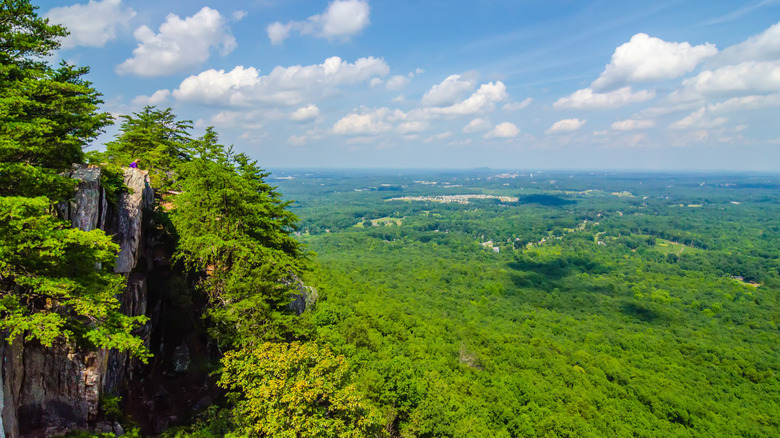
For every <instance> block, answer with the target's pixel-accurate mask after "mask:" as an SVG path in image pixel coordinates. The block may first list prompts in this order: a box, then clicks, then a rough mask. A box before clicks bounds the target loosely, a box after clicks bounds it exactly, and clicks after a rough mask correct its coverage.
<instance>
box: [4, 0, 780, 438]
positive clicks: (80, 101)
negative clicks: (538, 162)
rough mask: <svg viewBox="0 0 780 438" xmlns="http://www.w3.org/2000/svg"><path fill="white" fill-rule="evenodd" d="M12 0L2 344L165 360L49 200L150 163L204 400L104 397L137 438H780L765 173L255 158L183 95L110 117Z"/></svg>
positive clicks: (44, 25) (159, 226)
mask: <svg viewBox="0 0 780 438" xmlns="http://www.w3.org/2000/svg"><path fill="white" fill-rule="evenodd" d="M1 5H2V8H0V42H1V43H2V44H0V49H2V50H0V61H1V62H2V68H0V117H2V119H0V330H2V334H3V337H4V339H5V341H4V342H5V344H4V348H5V347H6V346H10V345H12V344H13V343H14V342H21V343H25V344H31V343H34V344H35V345H39V346H42V347H45V348H61V347H62V346H66V347H67V348H71V349H73V350H72V351H76V350H85V351H86V350H88V351H98V350H104V351H106V350H112V351H121V352H124V353H126V354H128V355H129V356H130V357H132V358H134V360H137V361H138V363H139V364H140V365H139V366H138V370H139V375H140V376H142V379H143V378H145V377H146V375H145V374H143V373H144V372H149V370H150V369H152V368H151V367H152V364H154V363H156V362H158V361H161V360H163V359H166V358H162V359H160V358H159V356H160V352H159V351H160V350H155V349H152V348H150V345H152V344H150V343H149V341H148V339H144V338H142V331H143V330H142V328H144V327H146V326H145V324H147V323H148V321H149V317H148V315H141V316H129V315H127V314H125V313H123V312H122V308H121V306H120V302H119V299H118V296H120V295H121V293H122V291H123V290H124V288H125V286H126V282H127V278H125V277H123V276H122V275H119V274H117V273H115V272H114V271H113V270H112V268H113V265H114V263H115V259H116V254H117V251H118V245H117V242H116V241H115V240H116V238H115V236H112V235H111V234H110V233H106V232H104V231H103V230H99V229H95V230H90V231H85V230H79V229H76V228H73V227H72V226H71V224H70V223H69V222H66V221H65V220H63V219H62V218H60V217H59V215H58V205H61V204H62V203H67V202H69V201H71V200H72V197H73V196H74V193H75V186H76V181H74V180H73V179H71V178H69V177H67V176H66V175H65V173H66V172H67V171H68V169H70V168H71V166H73V165H74V164H76V165H81V166H91V167H92V168H96V169H100V172H101V181H100V182H101V184H102V187H103V188H104V189H105V190H106V192H108V193H109V194H111V195H119V194H122V193H125V194H126V193H128V192H129V190H130V189H129V188H128V187H127V186H126V185H124V183H123V182H122V178H121V175H122V174H123V172H125V171H126V170H127V169H129V167H128V166H129V165H130V164H131V163H135V164H136V165H137V167H138V169H140V170H139V171H140V172H143V175H144V176H148V177H149V184H150V185H151V186H152V187H153V188H154V190H155V191H156V193H155V199H154V207H153V209H154V210H153V219H152V226H151V227H150V229H151V230H152V231H151V232H152V233H154V236H153V238H154V241H155V242H157V244H158V245H159V246H160V247H161V248H164V249H165V250H166V251H168V252H169V253H170V254H171V266H170V269H169V270H167V271H166V273H165V276H164V277H155V278H154V281H155V282H156V284H155V285H153V286H152V287H151V288H152V290H154V291H155V293H157V294H161V295H163V296H162V299H161V300H162V301H161V302H163V303H164V305H166V306H168V307H166V309H170V313H168V314H167V315H166V321H165V322H164V323H165V326H166V327H167V329H168V330H172V331H178V333H177V335H179V336H181V337H190V336H191V337H192V338H193V339H199V340H203V342H202V344H203V350H204V351H203V352H201V353H202V354H200V355H198V354H193V356H192V358H193V362H194V363H193V364H192V367H191V368H192V370H191V371H184V372H183V373H184V374H185V378H186V373H187V372H189V373H191V375H192V376H194V377H193V380H194V378H195V377H197V379H199V380H198V384H197V385H196V386H198V388H199V390H200V391H207V392H208V393H209V394H210V395H213V398H206V399H204V400H207V401H208V403H203V404H202V405H201V404H198V406H192V408H191V409H189V408H190V406H187V408H188V409H189V412H190V413H189V414H188V415H187V416H185V417H181V418H178V417H177V418H176V422H173V423H171V424H166V428H165V429H166V430H164V431H158V430H156V429H154V428H152V426H151V425H150V424H146V423H144V422H142V421H141V416H146V417H149V416H153V415H154V414H155V413H154V412H144V406H143V404H142V403H138V401H137V400H133V399H131V398H127V396H126V394H130V393H132V392H127V391H125V392H123V393H121V394H107V393H106V394H100V396H101V404H100V412H99V413H98V414H97V415H98V416H99V417H101V418H109V419H111V421H112V422H116V423H117V424H119V423H121V424H122V430H123V431H124V432H125V435H127V436H141V435H160V434H161V436H166V437H188V436H192V437H216V436H233V437H238V436H255V437H355V438H357V437H589V436H592V437H601V436H619V437H623V436H625V437H629V436H631V437H695V436H720V437H729V436H734V437H737V436H740V437H745V436H749V437H771V436H777V435H778V431H780V380H779V379H780V343H778V324H780V298H779V296H778V294H780V223H778V221H777V218H778V217H780V190H778V189H780V176H778V175H777V174H705V173H697V174H684V173H669V174H664V173H629V172H563V171H546V170H543V171H539V170H527V169H526V170H515V169H502V170H495V169H486V168H481V169H472V170H449V171H444V170H414V171H410V170H376V169H374V170H360V171H357V170H321V169H319V170H317V169H315V170H311V169H308V170H307V169H303V170H300V169H274V170H272V171H267V170H264V169H263V168H261V167H260V164H258V163H257V162H256V161H255V160H253V159H252V158H251V157H249V156H248V155H247V154H244V153H239V152H236V151H235V150H234V149H233V148H232V147H231V146H227V145H223V144H222V143H221V142H220V139H219V134H218V133H217V132H216V131H215V130H214V129H213V128H206V129H205V131H204V132H203V134H202V135H197V134H195V133H194V131H195V128H194V127H193V123H192V122H191V121H188V120H182V119H180V118H179V117H178V116H177V115H176V114H174V112H173V110H172V109H170V108H156V107H152V106H147V107H145V108H143V109H142V110H140V111H138V112H134V113H132V114H126V115H123V116H121V117H119V118H118V119H117V120H114V119H113V117H112V116H111V115H110V114H108V113H105V112H101V111H100V104H101V103H102V100H101V95H100V93H99V91H98V90H96V89H95V88H93V86H92V84H91V83H90V82H89V81H87V80H86V78H85V76H86V75H87V73H88V69H87V68H85V67H76V66H73V65H71V64H68V63H65V62H63V63H62V64H60V65H59V66H52V65H50V64H49V63H48V62H47V60H46V56H47V55H50V54H51V52H52V51H53V50H56V48H57V47H58V44H59V43H58V38H59V37H62V36H64V35H65V34H66V32H67V31H66V30H65V29H64V28H62V27H60V26H56V25H52V24H49V23H48V22H47V21H46V20H43V19H41V18H40V17H38V15H37V14H36V12H35V10H36V9H35V8H34V7H33V6H32V5H31V4H30V3H29V2H27V1H24V0H9V1H3V2H2V3H1ZM114 122H115V123H117V125H118V133H117V134H116V136H115V137H114V138H113V139H112V140H110V141H109V142H107V143H106V144H105V147H102V148H98V149H97V150H91V151H87V146H88V145H89V144H90V142H92V141H93V140H94V139H96V138H97V137H98V135H99V134H101V133H102V132H103V131H104V130H105V128H106V127H107V126H109V125H110V124H111V123H114ZM133 171H135V170H133ZM301 290H308V291H315V292H316V300H314V299H312V301H313V302H312V303H310V304H311V305H307V306H306V309H305V310H296V309H295V308H294V307H293V306H292V305H291V303H292V302H293V301H295V300H297V299H298V298H299V295H300V293H301ZM148 312H149V313H151V312H152V309H148ZM193 342H194V341H193ZM6 344H7V345H6ZM4 351H5V350H4ZM155 355H158V356H157V357H156V356H155ZM145 366H147V367H146V368H145ZM52 371H56V370H52ZM156 378H160V379H163V380H165V379H167V382H168V385H169V386H170V387H174V386H176V385H178V384H179V382H181V381H182V380H177V379H182V375H181V373H180V374H175V373H170V374H165V373H163V374H161V375H159V376H156ZM188 388H189V387H186V388H185V387H182V388H181V390H182V391H186V390H188ZM203 388H205V389H203ZM129 389H131V388H126V390H129ZM167 394H168V393H165V395H167ZM123 395H125V397H124V398H123V397H122V396H123ZM176 402H178V399H177V400H176ZM170 404H176V403H175V402H173V401H172V402H171V403H170ZM168 426H170V427H168ZM69 433H70V435H71V436H101V437H111V436H115V435H116V434H115V433H113V432H101V431H96V430H94V429H88V428H87V429H84V430H71V431H69Z"/></svg>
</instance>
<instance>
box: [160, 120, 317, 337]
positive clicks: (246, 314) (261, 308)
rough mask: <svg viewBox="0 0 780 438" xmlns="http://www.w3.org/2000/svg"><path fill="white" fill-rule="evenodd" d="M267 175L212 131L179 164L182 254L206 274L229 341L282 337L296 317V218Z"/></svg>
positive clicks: (176, 214)
mask: <svg viewBox="0 0 780 438" xmlns="http://www.w3.org/2000/svg"><path fill="white" fill-rule="evenodd" d="M267 175H268V174H267V173H265V172H264V171H262V170H261V169H260V168H258V167H257V165H256V163H255V162H252V161H249V159H248V158H247V157H246V156H245V155H243V154H235V153H233V152H232V150H230V149H226V148H225V147H224V146H222V145H219V144H218V143H217V135H216V133H214V132H213V131H211V130H208V131H207V133H206V135H205V136H204V137H203V138H201V139H200V140H198V141H196V142H194V143H193V158H192V160H191V161H188V162H186V163H183V164H182V165H181V167H180V185H181V189H182V193H181V194H180V195H178V196H176V198H175V200H174V211H173V213H172V216H171V219H172V222H173V224H174V226H175V227H176V230H177V233H178V235H179V236H180V237H179V242H178V249H177V254H176V258H177V259H179V260H182V261H184V262H185V264H186V265H187V266H188V267H189V268H192V269H195V270H198V271H201V272H205V276H204V278H203V280H202V282H201V286H202V288H203V290H205V291H206V292H207V294H208V295H209V296H210V298H211V303H212V306H211V307H210V308H209V310H208V314H209V316H210V317H211V319H212V321H213V322H214V323H215V326H216V330H215V331H214V334H215V336H216V337H217V338H218V339H219V340H220V342H221V343H222V344H223V345H227V346H240V345H252V344H255V343H257V342H262V341H264V340H270V339H281V338H283V337H284V336H285V335H286V334H287V333H288V332H290V331H291V330H292V329H293V328H294V326H295V325H296V321H297V318H294V317H293V315H292V314H291V312H290V311H289V310H288V309H287V306H288V304H289V303H290V302H291V301H292V297H291V292H292V290H293V288H292V286H291V283H292V282H294V278H295V276H296V275H298V274H299V273H300V271H301V267H302V262H303V259H302V257H303V255H302V253H301V250H300V244H299V243H298V242H297V241H296V240H295V239H293V238H292V237H291V236H290V233H291V231H292V230H293V229H294V226H295V219H296V218H295V216H294V215H293V214H292V213H290V212H289V211H287V209H286V207H287V203H284V202H282V201H281V199H280V196H279V194H278V193H277V192H276V191H275V190H274V188H273V187H271V186H269V185H268V184H266V183H265V182H264V180H263V178H265V177H266V176H267Z"/></svg>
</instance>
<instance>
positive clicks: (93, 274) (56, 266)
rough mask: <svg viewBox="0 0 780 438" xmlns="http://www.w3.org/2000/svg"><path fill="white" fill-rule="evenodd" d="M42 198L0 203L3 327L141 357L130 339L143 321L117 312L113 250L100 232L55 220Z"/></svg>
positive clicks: (48, 341) (11, 335) (46, 341)
mask: <svg viewBox="0 0 780 438" xmlns="http://www.w3.org/2000/svg"><path fill="white" fill-rule="evenodd" d="M50 208H51V207H50V204H49V201H48V200H47V199H46V198H23V197H0V293H1V294H2V295H1V296H0V317H1V318H2V319H0V328H2V329H4V330H7V331H8V340H9V341H13V340H14V339H16V338H17V337H18V336H20V335H24V336H25V338H26V339H28V340H29V339H37V340H38V341H40V342H41V344H43V345H46V346H51V345H52V343H53V342H54V341H55V340H57V339H59V338H62V339H65V340H71V339H72V340H74V341H76V342H79V343H86V344H88V345H90V346H92V347H103V348H117V349H120V350H127V351H130V352H131V353H133V354H136V355H138V356H140V357H145V356H146V351H145V350H144V347H143V344H142V342H141V340H140V339H138V338H136V337H134V336H133V335H132V334H131V331H132V329H133V328H135V327H137V326H138V325H139V324H142V323H143V322H144V321H145V317H128V316H125V315H123V314H122V313H120V312H119V301H118V300H117V298H116V295H117V294H119V293H120V292H121V291H122V290H123V287H124V281H123V280H124V279H123V277H122V276H119V275H116V274H114V273H113V271H112V269H111V268H112V266H113V263H114V260H115V258H116V253H117V251H118V246H117V245H116V244H115V243H113V242H111V239H110V238H109V237H108V236H106V235H105V234H104V233H103V232H102V231H99V230H95V231H89V232H85V231H81V230H78V229H74V228H69V226H68V224H67V223H65V222H63V221H60V220H58V219H55V218H54V217H53V216H52V215H51V212H50Z"/></svg>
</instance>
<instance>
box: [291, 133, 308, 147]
mask: <svg viewBox="0 0 780 438" xmlns="http://www.w3.org/2000/svg"><path fill="white" fill-rule="evenodd" d="M306 140H308V137H306V136H305V135H291V136H290V138H288V139H287V144H290V145H293V146H303V145H305V144H306Z"/></svg>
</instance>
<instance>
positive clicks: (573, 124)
mask: <svg viewBox="0 0 780 438" xmlns="http://www.w3.org/2000/svg"><path fill="white" fill-rule="evenodd" d="M585 122H586V120H584V119H583V120H580V119H563V120H558V121H557V122H555V123H554V124H553V125H552V126H551V127H550V129H548V130H547V131H545V132H546V133H547V134H554V133H558V132H572V131H576V130H578V129H580V128H582V126H583V125H585Z"/></svg>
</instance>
